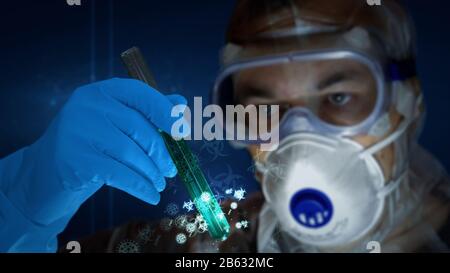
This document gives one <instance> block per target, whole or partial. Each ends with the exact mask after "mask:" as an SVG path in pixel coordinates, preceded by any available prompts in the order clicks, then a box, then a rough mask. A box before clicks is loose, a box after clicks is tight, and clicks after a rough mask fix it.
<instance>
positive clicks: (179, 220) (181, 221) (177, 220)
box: [175, 215, 187, 228]
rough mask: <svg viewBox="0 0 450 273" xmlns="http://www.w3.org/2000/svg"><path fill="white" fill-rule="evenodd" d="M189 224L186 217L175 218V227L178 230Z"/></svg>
mask: <svg viewBox="0 0 450 273" xmlns="http://www.w3.org/2000/svg"><path fill="white" fill-rule="evenodd" d="M186 224H187V217H186V215H180V216H178V217H177V218H175V225H176V226H177V227H178V228H183V227H184V226H185V225H186Z"/></svg>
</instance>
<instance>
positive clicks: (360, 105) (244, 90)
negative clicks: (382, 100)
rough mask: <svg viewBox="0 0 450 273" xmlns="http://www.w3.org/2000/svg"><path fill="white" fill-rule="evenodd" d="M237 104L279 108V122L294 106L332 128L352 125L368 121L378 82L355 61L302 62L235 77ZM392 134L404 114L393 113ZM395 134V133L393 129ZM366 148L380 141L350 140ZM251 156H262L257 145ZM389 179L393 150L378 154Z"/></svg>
mask: <svg viewBox="0 0 450 273" xmlns="http://www.w3.org/2000/svg"><path fill="white" fill-rule="evenodd" d="M233 79H234V81H233V82H234V90H235V101H236V102H237V103H239V104H243V105H250V104H254V105H279V106H280V117H281V118H282V117H283V114H284V113H285V112H286V111H287V110H288V109H289V108H292V107H294V106H301V107H305V108H307V109H308V110H309V111H310V112H312V113H313V114H314V115H315V116H316V117H318V118H320V119H321V120H322V121H325V122H326V123H328V124H332V125H337V126H351V125H356V124H358V123H360V122H362V121H364V120H365V119H366V118H367V117H368V116H369V115H370V114H371V112H372V111H373V109H374V107H375V103H376V99H377V90H376V80H375V78H374V76H373V75H372V73H371V71H370V70H369V69H368V68H367V67H366V66H365V65H364V64H362V63H359V62H357V61H354V60H349V59H342V60H326V61H303V62H291V63H284V64H277V65H269V66H263V67H256V68H251V69H246V70H243V71H241V72H239V73H237V74H235V75H234V78H233ZM390 118H391V123H392V125H393V126H392V127H393V128H392V129H394V128H395V127H397V125H398V123H399V122H400V119H401V118H400V115H399V114H398V113H397V112H396V111H394V110H391V113H390ZM392 129H391V130H392ZM352 139H353V140H355V141H357V142H358V143H360V144H361V145H363V146H364V147H367V146H370V145H372V144H375V143H377V142H378V141H380V140H381V139H382V138H377V137H373V136H368V135H357V136H354V137H352ZM249 151H250V152H251V154H252V155H253V157H254V158H255V160H263V158H264V156H261V155H263V153H261V152H260V151H259V149H258V147H257V146H250V147H249ZM376 156H377V159H378V160H379V162H380V164H381V166H382V167H383V170H384V173H385V176H386V178H388V177H390V174H391V171H392V170H391V169H392V165H393V160H394V158H393V156H394V153H393V148H392V146H389V147H388V148H386V149H384V150H383V151H382V152H380V153H378V154H377V155H376Z"/></svg>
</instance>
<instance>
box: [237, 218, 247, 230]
mask: <svg viewBox="0 0 450 273" xmlns="http://www.w3.org/2000/svg"><path fill="white" fill-rule="evenodd" d="M235 226H236V228H237V229H241V228H248V221H247V220H243V221H240V222H237V223H236V225H235Z"/></svg>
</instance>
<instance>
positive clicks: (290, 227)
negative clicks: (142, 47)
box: [256, 84, 421, 251]
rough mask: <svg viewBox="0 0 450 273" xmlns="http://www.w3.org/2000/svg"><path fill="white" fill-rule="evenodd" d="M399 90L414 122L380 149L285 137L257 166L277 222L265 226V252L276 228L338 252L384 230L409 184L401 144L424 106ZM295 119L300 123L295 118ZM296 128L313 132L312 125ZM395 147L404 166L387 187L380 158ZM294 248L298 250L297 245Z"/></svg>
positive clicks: (340, 139)
mask: <svg viewBox="0 0 450 273" xmlns="http://www.w3.org/2000/svg"><path fill="white" fill-rule="evenodd" d="M397 87H398V88H397V90H395V91H396V92H397V91H398V92H399V93H401V94H400V95H399V97H398V100H397V102H398V103H397V109H398V111H399V110H401V111H402V113H404V114H405V116H408V117H407V118H405V119H404V120H403V121H402V122H401V123H400V125H399V126H398V128H397V129H396V130H395V131H394V132H392V133H391V134H389V135H388V136H387V137H386V138H384V139H383V140H382V141H380V142H378V143H377V144H375V145H373V146H371V147H369V148H364V147H363V146H361V144H359V143H358V142H356V141H354V140H352V139H351V138H346V137H338V136H336V137H333V136H324V135H321V134H317V133H310V132H303V133H302V132H300V133H294V134H292V135H289V136H287V137H285V138H284V139H283V140H282V141H281V142H280V144H279V146H278V148H277V149H276V150H275V151H273V152H270V153H269V154H267V157H266V160H265V163H264V164H260V163H257V164H256V166H257V169H258V170H259V171H260V172H261V173H262V174H263V181H262V187H263V193H264V196H265V198H266V200H267V205H268V206H267V207H268V208H266V210H270V214H271V215H272V217H276V220H277V221H273V220H275V219H272V221H270V222H271V223H261V225H260V229H261V231H259V234H258V238H260V240H259V243H260V245H259V247H258V248H259V250H260V251H265V250H267V248H265V246H266V244H267V243H268V241H269V240H268V239H269V238H272V237H273V236H272V234H269V233H273V232H274V229H275V225H277V228H279V231H280V232H285V233H287V234H288V235H289V237H291V238H295V240H298V242H300V243H303V244H305V245H307V246H312V247H319V248H320V247H323V248H333V247H339V246H342V245H348V244H350V243H352V242H355V241H357V240H359V239H361V238H362V237H364V236H365V235H367V234H368V233H369V232H370V231H373V230H374V229H375V228H376V227H377V225H378V224H380V220H381V218H382V217H383V215H384V213H386V209H387V207H389V206H387V205H386V197H387V196H389V195H390V194H392V193H393V192H395V191H396V190H397V189H399V187H400V185H401V184H402V183H406V182H405V181H406V180H407V178H408V175H407V174H408V164H407V162H406V161H407V159H406V158H405V155H400V154H401V153H404V152H405V151H404V150H402V149H399V145H398V143H401V142H404V140H401V138H402V137H405V135H406V132H407V129H408V128H409V125H410V124H411V122H412V121H414V120H415V118H414V117H416V116H417V114H418V105H419V104H420V103H421V102H420V99H419V100H417V99H414V98H413V96H411V90H408V89H406V88H405V87H404V85H403V84H400V85H399V86H397ZM400 99H401V101H400ZM399 106H400V107H399ZM402 108H403V109H402ZM408 108H409V109H410V110H408V111H406V109H408ZM413 109H414V110H413ZM407 112H409V113H407ZM292 119H299V117H296V116H295V115H292ZM381 119H382V118H381ZM293 122H294V123H296V124H304V125H305V124H306V125H305V126H306V127H305V128H308V127H310V126H309V125H307V120H302V121H301V122H298V121H293ZM382 124H385V125H384V126H387V127H386V128H383V129H382V131H386V130H388V129H389V127H390V123H389V122H386V121H383V122H382ZM376 126H378V127H379V126H380V125H379V124H378V125H376ZM377 130H380V128H378V129H377ZM400 140H401V141H400ZM393 143H394V144H397V145H396V146H395V158H396V161H397V160H401V161H402V162H401V163H400V164H396V167H395V168H394V171H393V176H392V179H391V181H386V179H385V176H384V174H383V170H382V168H381V166H380V164H379V163H378V161H377V160H376V159H375V154H376V153H377V152H379V151H381V150H383V149H384V148H386V147H387V146H389V145H391V144H393ZM262 213H264V210H263V212H262ZM389 213H390V214H391V215H392V213H395V212H392V211H390V212H389ZM262 218H264V217H262ZM269 218H270V217H269ZM266 220H267V219H266ZM262 222H264V219H262ZM275 223H276V224H275ZM263 227H264V228H263ZM264 229H265V230H264ZM268 232H269V233H268ZM297 244H298V243H297ZM291 245H294V246H295V242H291ZM291 248H292V247H291ZM290 251H295V250H292V249H291V250H290Z"/></svg>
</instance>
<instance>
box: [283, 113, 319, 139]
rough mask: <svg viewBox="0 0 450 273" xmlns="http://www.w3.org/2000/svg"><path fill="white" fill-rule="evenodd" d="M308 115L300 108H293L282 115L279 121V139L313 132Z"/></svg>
mask: <svg viewBox="0 0 450 273" xmlns="http://www.w3.org/2000/svg"><path fill="white" fill-rule="evenodd" d="M309 115H310V114H309V113H308V112H307V111H305V110H304V109H302V108H294V109H292V110H290V111H288V112H287V113H286V115H284V117H283V119H282V121H281V127H280V137H281V138H284V137H287V136H289V135H291V134H294V133H299V132H313V131H314V128H313V125H312V124H311V122H310V117H309Z"/></svg>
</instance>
